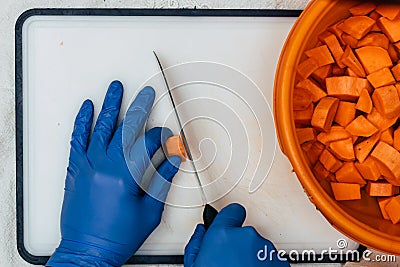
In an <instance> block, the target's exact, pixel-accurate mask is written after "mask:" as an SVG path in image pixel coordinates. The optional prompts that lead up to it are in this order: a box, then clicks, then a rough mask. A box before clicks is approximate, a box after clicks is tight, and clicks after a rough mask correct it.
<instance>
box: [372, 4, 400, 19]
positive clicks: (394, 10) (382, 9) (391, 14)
mask: <svg viewBox="0 0 400 267" xmlns="http://www.w3.org/2000/svg"><path fill="white" fill-rule="evenodd" d="M375 11H376V12H378V13H379V14H381V15H382V16H383V17H386V18H388V19H390V20H394V19H395V18H396V17H397V16H398V15H399V14H400V6H399V5H396V4H392V5H390V4H381V5H378V6H377V7H376V9H375Z"/></svg>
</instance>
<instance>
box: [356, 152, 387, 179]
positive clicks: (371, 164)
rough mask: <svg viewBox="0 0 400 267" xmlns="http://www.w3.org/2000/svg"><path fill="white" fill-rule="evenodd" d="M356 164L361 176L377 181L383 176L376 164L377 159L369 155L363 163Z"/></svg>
mask: <svg viewBox="0 0 400 267" xmlns="http://www.w3.org/2000/svg"><path fill="white" fill-rule="evenodd" d="M354 166H355V167H356V168H357V170H358V171H359V173H360V174H361V176H362V177H363V178H364V179H366V180H370V181H376V180H378V179H379V178H380V177H381V173H380V172H379V169H378V166H376V164H375V160H374V159H373V158H371V157H367V159H366V160H365V161H364V162H363V163H361V162H356V163H354Z"/></svg>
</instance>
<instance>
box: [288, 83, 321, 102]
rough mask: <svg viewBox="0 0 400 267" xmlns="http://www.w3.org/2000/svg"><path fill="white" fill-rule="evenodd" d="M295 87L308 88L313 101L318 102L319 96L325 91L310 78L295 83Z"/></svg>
mask: <svg viewBox="0 0 400 267" xmlns="http://www.w3.org/2000/svg"><path fill="white" fill-rule="evenodd" d="M296 88H302V89H306V90H308V91H309V92H310V93H311V94H312V101H313V102H318V101H319V100H320V99H321V98H323V97H325V96H326V93H325V91H324V90H322V88H321V87H319V86H318V85H317V84H316V83H315V82H313V81H311V80H310V79H305V80H302V81H301V82H299V83H297V84H296ZM295 90H296V89H295Z"/></svg>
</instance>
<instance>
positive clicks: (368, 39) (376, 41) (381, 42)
mask: <svg viewBox="0 0 400 267" xmlns="http://www.w3.org/2000/svg"><path fill="white" fill-rule="evenodd" d="M357 45H358V47H364V46H379V47H382V48H383V49H388V47H389V39H388V38H387V37H386V35H384V34H382V33H377V32H371V33H369V34H367V35H366V36H365V37H364V38H362V39H361V40H360V41H359V42H358V44H357Z"/></svg>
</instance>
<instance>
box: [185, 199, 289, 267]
mask: <svg viewBox="0 0 400 267" xmlns="http://www.w3.org/2000/svg"><path fill="white" fill-rule="evenodd" d="M245 219H246V210H245V209H244V207H243V206H241V205H239V204H230V205H228V206H226V207H225V208H223V209H222V210H221V211H220V212H219V213H218V215H217V216H216V217H215V219H214V221H213V223H212V224H211V225H210V227H209V228H208V230H207V232H206V231H205V229H204V225H202V224H199V225H197V227H196V230H195V232H194V234H193V235H192V237H191V239H190V241H189V243H188V244H187V246H186V248H185V257H184V261H185V267H214V266H215V267H217V266H218V267H223V266H229V267H236V266H238V267H243V266H252V267H253V266H279V267H283V266H290V265H289V263H288V262H287V261H280V260H279V258H278V254H277V250H276V249H275V247H274V245H273V244H272V243H271V242H270V241H269V240H266V239H264V238H263V237H262V236H261V235H260V234H258V233H257V231H256V230H255V229H254V228H253V227H251V226H246V227H242V224H243V222H244V220H245ZM272 250H275V254H273V257H272V259H269V258H268V257H266V256H265V255H266V254H265V252H267V253H268V254H267V255H269V253H270V252H271V251H272ZM279 256H282V255H279ZM258 258H260V259H258ZM264 258H265V259H264Z"/></svg>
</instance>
